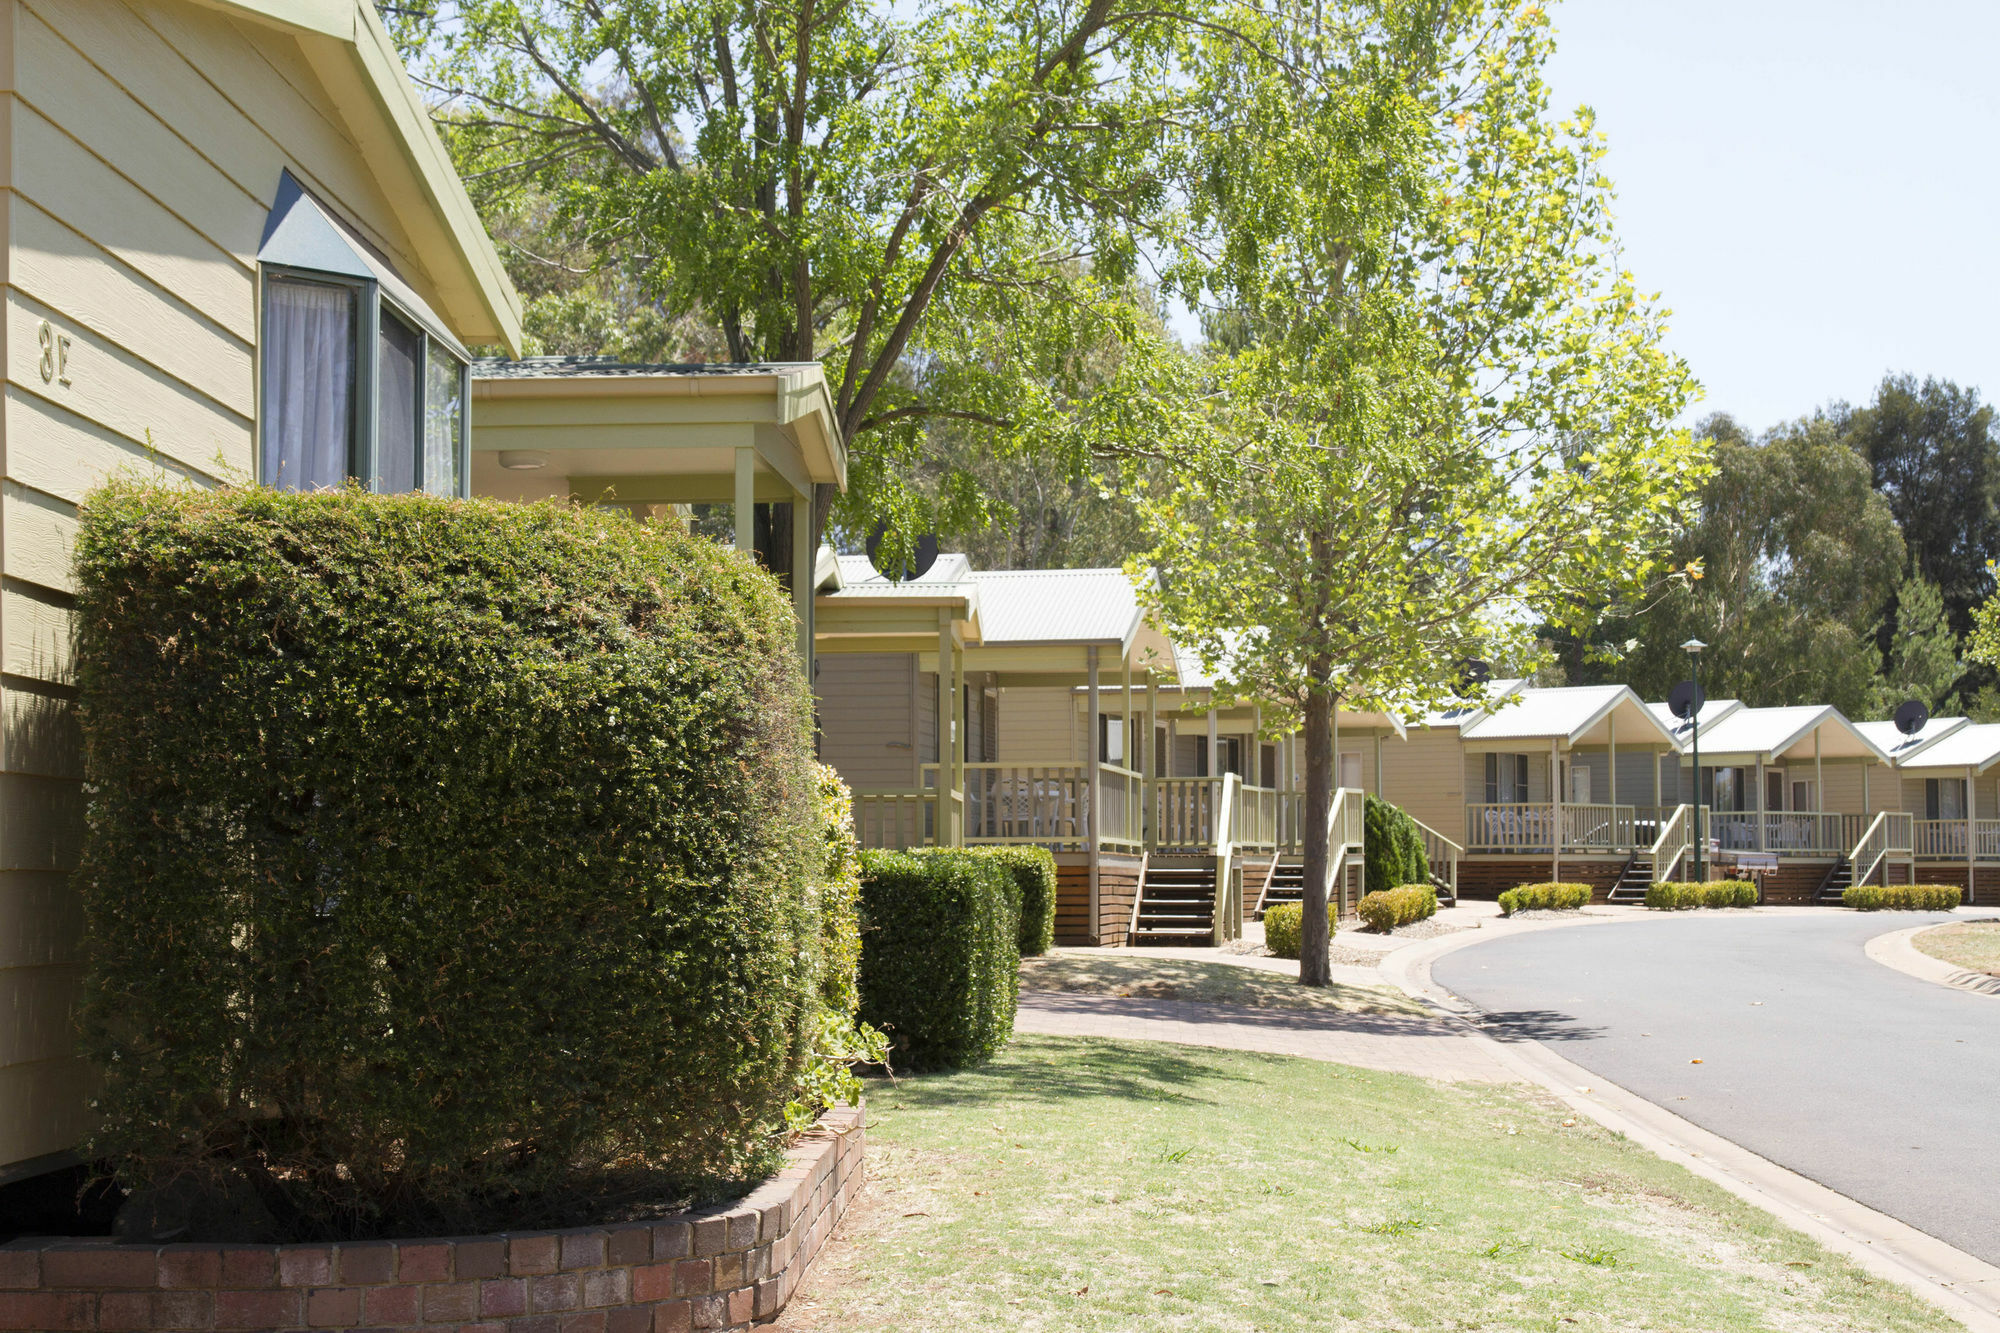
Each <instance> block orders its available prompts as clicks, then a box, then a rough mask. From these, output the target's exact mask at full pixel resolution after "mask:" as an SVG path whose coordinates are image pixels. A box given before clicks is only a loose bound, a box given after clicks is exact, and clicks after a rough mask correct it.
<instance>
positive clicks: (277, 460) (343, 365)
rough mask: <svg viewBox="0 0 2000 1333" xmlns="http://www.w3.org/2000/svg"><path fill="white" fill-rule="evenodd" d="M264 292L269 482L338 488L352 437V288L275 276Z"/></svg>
mask: <svg viewBox="0 0 2000 1333" xmlns="http://www.w3.org/2000/svg"><path fill="white" fill-rule="evenodd" d="M264 293H265V295H264V300H265V316H264V422H263V431H262V437H263V446H264V450H263V451H264V459H263V463H264V481H265V482H266V483H267V484H268V485H271V486H275V487H278V488H279V489H281V490H288V491H304V490H311V489H313V488H314V487H317V486H339V485H341V484H342V483H343V482H345V481H346V480H347V475H348V445H349V442H350V441H351V440H352V439H353V435H354V431H353V417H354V292H353V290H352V289H351V288H347V287H338V286H333V285H331V284H328V283H321V282H298V281H295V280H292V279H288V278H271V279H269V280H267V281H266V283H265V284H264Z"/></svg>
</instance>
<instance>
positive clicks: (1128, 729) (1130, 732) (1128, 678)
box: [1118, 653, 1139, 769]
mask: <svg viewBox="0 0 2000 1333" xmlns="http://www.w3.org/2000/svg"><path fill="white" fill-rule="evenodd" d="M1124 656H1125V704H1124V712H1122V713H1120V714H1119V716H1118V725H1119V726H1120V727H1121V728H1122V729H1123V735H1124V737H1125V741H1124V743H1123V744H1122V745H1120V746H1119V747H1118V748H1119V750H1120V751H1121V752H1122V754H1123V756H1124V757H1123V760H1122V762H1120V764H1119V765H1118V766H1119V767H1120V768H1133V769H1136V768H1138V767H1139V766H1138V765H1137V764H1135V763H1133V762H1132V738H1133V736H1134V734H1135V733H1137V731H1138V730H1139V729H1138V728H1137V727H1135V726H1134V725H1132V656H1131V654H1130V653H1127V654H1125V655H1124Z"/></svg>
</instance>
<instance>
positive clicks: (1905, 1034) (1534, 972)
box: [1432, 910, 2000, 1264]
mask: <svg viewBox="0 0 2000 1333" xmlns="http://www.w3.org/2000/svg"><path fill="white" fill-rule="evenodd" d="M1991 915H1992V913H1990V912H1987V911H1966V910H1961V911H1960V912H1958V913H1957V914H1956V915H1955V917H1944V916H1918V915H1915V914H1907V913H1896V914H1893V915H1891V914H1889V913H1880V914H1876V913H1869V914H1867V915H1861V914H1858V913H1838V912H1831V911H1830V912H1827V913H1826V914H1824V915H1812V916H1806V915H1797V916H1793V915H1784V916H1779V915H1771V916H1763V915H1757V914H1750V913H1745V914H1742V915H1736V914H1731V913H1722V912H1700V913H1693V912H1690V913H1677V914H1675V915H1673V916H1671V917H1666V916H1651V917H1649V918H1646V919H1640V920H1635V921H1633V922H1631V923H1630V924H1623V923H1621V924H1619V925H1605V926H1598V925H1591V926H1576V927H1566V928H1564V929H1560V930H1547V931H1539V932H1536V933H1533V934H1526V935H1516V936H1512V937H1510V938H1502V939H1495V940H1493V941H1492V942H1490V943H1481V944H1477V945H1473V946H1472V947H1470V948H1464V949H1460V950H1458V951H1456V952H1454V953H1450V954H1446V955H1445V956H1444V957H1442V958H1439V959H1438V960H1437V962H1436V963H1435V964H1434V965H1433V967H1432V976H1433V978H1434V979H1435V980H1436V981H1437V982H1438V984H1440V985H1442V986H1444V987H1445V988H1446V989H1448V990H1451V991H1453V992H1454V993H1456V994H1458V995H1460V996H1462V997H1464V998H1465V999H1466V1000H1469V1001H1471V1002H1472V1003H1473V1004H1475V1005H1477V1006H1478V1007H1479V1008H1480V1009H1482V1010H1484V1011H1486V1014H1487V1016H1488V1031H1490V1032H1491V1033H1492V1034H1493V1035H1494V1036H1496V1037H1499V1038H1500V1039H1502V1040H1507V1039H1509V1038H1510V1037H1512V1038H1514V1039H1520V1038H1524V1037H1526V1038H1533V1039H1536V1040H1539V1041H1543V1042H1546V1043H1548V1044H1549V1045H1550V1046H1551V1047H1552V1048H1553V1049H1555V1050H1557V1051H1559V1052H1561V1053H1562V1054H1563V1055H1564V1056H1566V1057H1567V1058H1569V1059H1570V1060H1573V1061H1575V1062H1576V1063H1577V1064H1579V1065H1581V1066H1583V1067H1584V1068H1585V1069H1588V1070H1590V1071H1591V1072H1593V1073H1596V1074H1600V1075H1602V1076H1603V1077H1605V1078H1606V1079H1609V1080H1610V1081H1611V1082H1613V1083H1616V1084H1618V1085H1620V1086H1622V1087H1624V1088H1626V1089H1628V1090H1630V1091H1632V1092H1635V1093H1637V1094H1639V1095H1640V1096H1642V1097H1645V1098H1647V1099H1648V1100H1650V1101H1653V1102H1657V1103H1658V1104H1659V1105H1661V1106H1664V1107H1666V1108H1667V1109H1668V1110H1670V1111H1673V1112H1675V1113H1676V1114H1679V1115H1681V1116H1684V1117H1686V1118H1687V1119H1689V1120H1692V1121H1694V1122H1695V1123H1696V1124H1698V1125H1701V1126H1703V1127H1704V1128H1706V1129H1709V1130H1712V1131H1714V1132H1715V1133H1717V1134H1720V1135H1722V1136H1723V1137H1724V1138H1727V1139H1731V1140H1733V1141H1735V1142H1736V1143H1739V1144H1742V1145H1743V1146H1744V1147H1746V1148H1749V1149H1750V1150H1751V1151H1753V1152H1756V1153H1758V1154H1759V1155H1761V1156H1763V1157H1767V1158H1769V1159H1770V1160H1772V1161H1774V1162H1778V1163H1780V1164H1781V1165H1783V1166H1786V1167H1789V1168H1791V1169H1792V1170H1794V1171H1797V1172H1799V1173H1800V1174H1801V1175H1805V1176H1809V1177H1811V1178H1812V1179H1813V1180H1816V1181H1818V1182H1820V1183H1821V1184H1823V1185H1826V1186H1828V1187H1830V1188H1832V1189H1835V1190H1838V1191H1839V1192H1840V1193H1842V1194H1845V1195H1847V1196H1848V1197H1849V1198H1852V1199H1856V1200H1859V1201H1860V1202H1862V1203H1864V1204H1867V1205H1868V1206H1869V1207H1871V1208H1874V1209H1877V1210H1878V1211H1880V1212H1884V1213H1888V1214H1890V1215H1891V1216H1893V1217H1897V1218H1900V1219H1902V1220H1903V1221H1905V1222H1908V1223H1909V1224H1910V1225H1911V1226H1914V1227H1916V1228H1917V1229H1918V1230H1920V1231H1924V1232H1927V1233H1929V1234H1930V1235H1932V1236H1935V1237H1937V1238H1938V1239H1940V1240H1943V1241H1945V1242H1947V1243H1949V1244H1951V1245H1955V1246H1957V1247H1958V1248H1959V1249H1962V1250H1965V1251H1966V1252H1968V1253H1970V1254H1974V1255H1977V1256H1979V1257H1980V1258H1981V1259H1984V1260H1986V1261H1987V1262H1989V1263H1995V1264H2000V996H1992V995H1979V994H1974V993H1971V992H1967V991H1958V990H1951V989H1948V988H1946V987H1943V986H1939V985H1935V984H1933V983H1930V982H1925V981H1919V980H1917V979H1916V978H1914V977H1909V976H1905V975H1904V974H1902V973H1901V972H1896V971H1893V970H1891V969H1889V968H1887V967H1884V966H1882V965H1881V964H1880V963H1876V962H1873V961H1871V960H1870V959H1868V958H1867V957H1866V956H1865V955H1864V954H1863V953H1862V945H1863V943H1864V942H1866V941H1867V940H1868V939H1869V938H1871V937H1873V936H1875V935H1879V934H1882V933H1884V932H1886V931H1891V930H1897V929H1901V928H1903V927H1907V926H1914V925H1920V924H1924V923H1927V922H1930V921H1944V920H1952V919H1956V920H1967V919H1971V918H1972V917H1974V916H1981V917H1984V916H1991ZM1696 1061H1699V1063H1695V1062H1696Z"/></svg>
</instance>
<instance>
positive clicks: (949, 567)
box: [826, 553, 977, 597]
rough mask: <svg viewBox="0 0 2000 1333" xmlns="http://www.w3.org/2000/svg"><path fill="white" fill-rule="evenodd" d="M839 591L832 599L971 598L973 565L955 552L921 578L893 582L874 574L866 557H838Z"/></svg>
mask: <svg viewBox="0 0 2000 1333" xmlns="http://www.w3.org/2000/svg"><path fill="white" fill-rule="evenodd" d="M839 567H840V589H839V591H838V592H833V593H828V594H826V595H827V596H831V597H950V596H954V595H959V596H971V595H972V593H973V589H974V588H975V587H976V586H977V585H976V584H975V583H974V581H973V573H972V562H971V561H970V560H967V559H966V558H965V557H964V556H963V555H959V554H956V553H952V554H945V555H940V556H939V557H938V558H937V563H936V564H934V565H932V566H931V567H930V568H929V569H927V570H925V571H924V575H923V577H922V578H916V579H908V580H905V581H904V582H902V583H892V582H891V581H889V580H888V579H885V578H883V577H882V576H881V574H879V573H877V572H876V570H875V566H874V565H873V564H871V563H869V560H868V557H867V556H865V555H843V556H841V557H839Z"/></svg>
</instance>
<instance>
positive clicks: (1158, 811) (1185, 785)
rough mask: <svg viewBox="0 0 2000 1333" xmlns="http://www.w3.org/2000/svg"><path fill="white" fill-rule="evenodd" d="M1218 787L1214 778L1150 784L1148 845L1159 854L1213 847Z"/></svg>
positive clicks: (1218, 784)
mask: <svg viewBox="0 0 2000 1333" xmlns="http://www.w3.org/2000/svg"><path fill="white" fill-rule="evenodd" d="M1221 795H1222V783H1221V782H1220V781H1219V780H1218V779H1215V778H1155V779H1154V780H1153V800H1152V804H1153V827H1152V842H1153V846H1154V847H1155V848H1158V849H1161V850H1169V849H1171V850H1186V851H1207V850H1208V849H1209V848H1210V847H1213V846H1214V845H1215V809H1216V803H1217V801H1218V800H1219V799H1220V798H1221Z"/></svg>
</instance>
